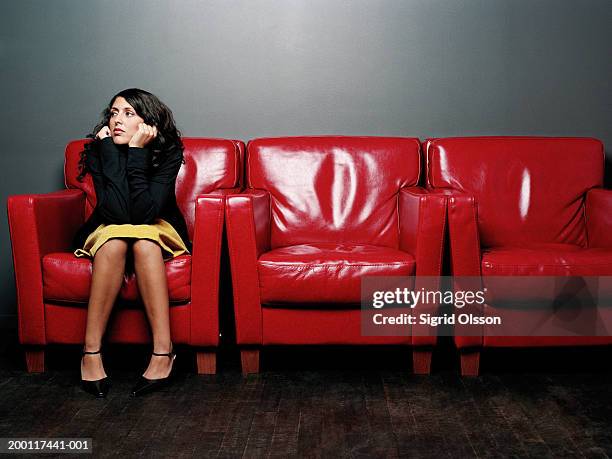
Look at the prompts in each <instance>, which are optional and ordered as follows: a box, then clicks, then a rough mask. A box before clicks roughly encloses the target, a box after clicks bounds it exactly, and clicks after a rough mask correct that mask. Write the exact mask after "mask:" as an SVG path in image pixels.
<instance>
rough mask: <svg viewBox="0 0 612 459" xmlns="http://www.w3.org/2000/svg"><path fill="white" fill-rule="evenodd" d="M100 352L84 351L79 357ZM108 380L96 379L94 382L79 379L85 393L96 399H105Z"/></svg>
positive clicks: (108, 386) (106, 377)
mask: <svg viewBox="0 0 612 459" xmlns="http://www.w3.org/2000/svg"><path fill="white" fill-rule="evenodd" d="M99 353H100V350H97V351H95V352H90V351H85V350H83V351H82V352H81V356H85V354H99ZM110 386H111V385H110V379H109V378H108V376H105V377H104V378H102V379H96V380H94V381H86V380H84V379H81V387H82V388H83V390H84V391H85V392H88V393H90V394H91V395H93V396H94V397H96V398H105V397H106V394H108V390H109V389H110Z"/></svg>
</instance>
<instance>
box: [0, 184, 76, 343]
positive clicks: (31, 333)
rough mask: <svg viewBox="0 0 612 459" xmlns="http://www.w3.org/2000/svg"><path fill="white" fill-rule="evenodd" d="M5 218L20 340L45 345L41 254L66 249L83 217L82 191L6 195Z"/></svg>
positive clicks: (70, 243)
mask: <svg viewBox="0 0 612 459" xmlns="http://www.w3.org/2000/svg"><path fill="white" fill-rule="evenodd" d="M7 207H8V220H9V231H10V234H11V245H12V249H13V266H14V268H15V280H16V284H17V312H18V318H19V339H20V341H21V343H23V344H45V341H46V337H45V319H44V305H43V293H42V290H43V287H42V268H41V261H42V257H43V256H45V255H46V254H48V253H51V252H61V251H69V250H70V249H71V245H72V238H73V237H74V235H75V234H76V232H77V230H78V229H79V227H80V226H81V225H82V224H83V221H84V218H85V193H83V192H82V191H80V190H63V191H58V192H54V193H48V194H30V195H20V196H9V198H8V203H7Z"/></svg>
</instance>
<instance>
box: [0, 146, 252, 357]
mask: <svg viewBox="0 0 612 459" xmlns="http://www.w3.org/2000/svg"><path fill="white" fill-rule="evenodd" d="M85 142H86V140H76V141H73V142H70V143H69V144H68V146H67V147H66V152H65V163H64V173H65V183H66V186H67V187H68V188H69V189H67V190H63V191H59V192H54V193H48V194H43V195H21V196H11V197H9V199H8V213H9V226H10V233H11V243H12V247H13V262H14V265H15V277H16V283H17V301H18V318H19V337H20V340H21V342H22V343H23V344H38V345H43V344H46V343H81V342H82V341H83V337H84V331H85V320H86V313H87V307H86V306H87V299H88V296H89V286H90V282H91V269H92V264H91V261H90V260H89V259H85V258H81V259H77V258H76V257H74V256H73V255H72V247H71V240H72V237H73V236H74V234H75V232H76V231H77V229H78V228H79V227H80V225H81V224H82V223H83V222H84V221H85V219H86V218H87V217H88V216H89V215H90V214H91V212H92V209H93V208H94V207H95V204H96V197H95V193H94V189H93V183H92V181H91V177H90V176H89V175H87V176H85V179H84V181H83V182H79V181H78V180H77V179H76V177H77V175H78V173H79V171H78V162H79V159H80V152H81V151H82V149H83V145H84V143H85ZM183 143H184V145H185V152H184V157H185V163H184V164H183V165H182V167H181V169H180V172H179V175H178V178H177V182H176V196H177V202H178V205H179V207H180V209H181V211H182V213H183V215H184V217H185V221H186V223H187V226H188V230H189V235H190V237H191V238H192V242H193V251H192V254H191V255H184V256H180V257H177V258H176V259H173V260H170V261H168V262H166V274H167V280H168V287H169V295H170V301H171V308H170V319H171V331H172V338H173V341H174V342H175V343H183V344H190V345H192V346H217V345H218V342H219V299H218V298H219V269H220V257H221V245H222V239H223V225H224V218H225V200H226V197H227V196H228V195H231V194H234V193H237V192H238V191H239V190H240V188H241V186H242V180H243V172H242V171H243V169H244V167H243V163H242V161H243V159H242V158H243V156H244V151H245V145H244V143H243V142H241V141H232V140H225V139H200V138H184V139H183ZM119 299H120V301H119V303H125V304H124V305H127V306H125V308H124V307H123V306H119V309H120V310H119V311H117V313H116V314H113V320H112V321H111V323H110V324H109V331H108V335H107V336H108V339H109V340H110V341H111V342H124V343H145V342H149V341H150V334H149V330H148V321H147V319H146V317H145V314H144V309H143V305H142V304H141V301H140V296H139V293H138V287H137V284H136V280H135V277H134V275H133V274H132V275H126V276H125V282H124V285H123V286H122V289H121V292H120V295H119Z"/></svg>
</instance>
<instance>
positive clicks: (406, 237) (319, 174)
mask: <svg viewBox="0 0 612 459" xmlns="http://www.w3.org/2000/svg"><path fill="white" fill-rule="evenodd" d="M420 165H421V155H420V145H419V141H418V139H414V138H390V137H293V138H291V137H290V138H268V139H257V140H253V141H251V142H249V144H248V146H247V182H248V189H247V190H246V191H244V192H243V193H242V194H239V195H234V196H229V197H228V200H227V207H226V215H227V219H226V221H227V233H228V244H229V252H230V262H231V271H232V278H233V288H234V308H235V320H236V338H237V343H238V345H239V346H240V347H241V360H242V371H243V373H245V374H246V373H256V372H258V371H259V352H260V348H261V346H266V345H287V344H297V345H307V344H326V345H327V344H349V345H360V344H361V345H369V344H394V345H413V346H416V347H415V350H414V367H415V372H417V373H428V372H429V369H430V362H431V346H432V345H434V344H435V342H436V338H435V337H431V336H428V337H411V336H362V334H361V322H360V314H361V311H360V306H359V305H360V280H361V277H362V276H366V275H367V276H376V275H380V276H408V275H429V276H436V275H439V274H440V264H441V256H442V241H443V233H444V223H445V221H444V219H445V212H446V201H445V198H444V197H442V196H439V195H430V194H429V193H428V192H427V191H426V190H425V189H423V188H420V187H418V186H416V185H417V184H418V182H419V176H420V169H421V167H420Z"/></svg>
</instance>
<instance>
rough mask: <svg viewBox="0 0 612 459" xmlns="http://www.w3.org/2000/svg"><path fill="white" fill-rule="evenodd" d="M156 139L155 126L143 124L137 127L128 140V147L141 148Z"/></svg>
mask: <svg viewBox="0 0 612 459" xmlns="http://www.w3.org/2000/svg"><path fill="white" fill-rule="evenodd" d="M155 137H157V128H156V127H155V126H149V125H148V124H145V123H140V124H139V125H138V131H136V134H134V135H133V136H132V138H131V139H130V143H129V144H128V146H130V147H136V148H142V147H144V146H145V145H147V144H148V143H149V142H150V141H151V140H153V139H154V138H155Z"/></svg>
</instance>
